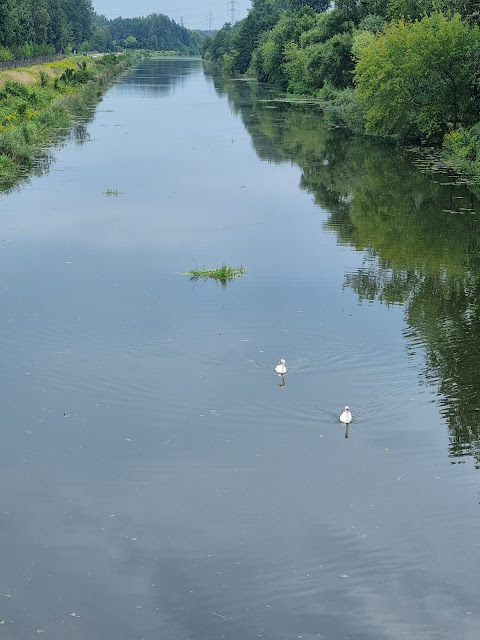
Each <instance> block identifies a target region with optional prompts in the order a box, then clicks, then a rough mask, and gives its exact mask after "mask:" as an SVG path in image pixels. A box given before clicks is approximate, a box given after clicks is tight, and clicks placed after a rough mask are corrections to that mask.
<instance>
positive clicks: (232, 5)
mask: <svg viewBox="0 0 480 640" xmlns="http://www.w3.org/2000/svg"><path fill="white" fill-rule="evenodd" d="M235 5H236V6H235ZM236 7H238V2H237V0H230V2H227V13H230V22H231V23H232V24H235V14H236V13H238V11H239V9H237V8H236Z"/></svg>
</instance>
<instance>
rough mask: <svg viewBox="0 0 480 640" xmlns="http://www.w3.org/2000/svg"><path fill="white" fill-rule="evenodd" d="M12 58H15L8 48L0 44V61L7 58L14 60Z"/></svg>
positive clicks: (4, 60)
mask: <svg viewBox="0 0 480 640" xmlns="http://www.w3.org/2000/svg"><path fill="white" fill-rule="evenodd" d="M14 59H15V56H14V55H13V53H12V52H11V51H10V49H7V48H6V47H1V46H0V62H6V61H9V60H14Z"/></svg>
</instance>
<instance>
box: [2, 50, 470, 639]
mask: <svg viewBox="0 0 480 640" xmlns="http://www.w3.org/2000/svg"><path fill="white" fill-rule="evenodd" d="M44 169H45V168H44ZM38 173H39V174H40V173H42V170H40V168H39V171H38ZM107 192H110V193H111V195H107ZM112 193H113V194H112ZM1 209H2V226H1V229H2V232H1V238H0V240H1V241H0V249H1V254H0V256H1V259H2V270H1V273H2V276H1V283H0V285H1V286H0V293H1V307H2V310H3V312H2V314H1V316H0V346H1V356H2V363H3V384H2V386H1V389H0V399H1V406H2V420H1V442H2V447H1V450H0V460H1V464H0V478H1V482H0V496H1V500H0V504H1V520H0V522H1V540H2V548H3V553H2V559H1V563H0V568H1V570H0V603H1V604H0V623H1V624H2V633H4V634H5V637H6V638H9V639H15V640H16V639H18V640H26V639H28V638H36V637H38V634H43V635H42V636H40V637H44V638H45V640H66V639H68V638H88V640H142V639H148V638H155V639H159V638H162V639H163V638H165V639H167V638H168V639H171V640H187V639H190V640H216V639H218V640H220V639H223V638H225V639H227V640H232V639H234V638H240V639H245V640H247V639H252V638H263V639H264V640H294V639H298V638H303V639H304V640H311V639H313V638H316V639H318V638H320V639H324V640H344V639H345V638H349V639H351V640H378V639H379V638H389V639H391V640H399V639H400V638H409V639H412V638H419V639H420V638H425V639H430V640H437V639H438V640H452V639H453V638H455V640H476V639H477V638H478V629H479V625H480V622H479V616H480V609H479V604H478V593H479V591H480V576H479V571H478V567H479V561H480V522H479V515H480V506H479V473H480V471H479V468H480V447H479V434H480V369H479V366H478V347H479V344H480V316H479V293H480V280H479V275H478V274H479V273H480V270H479V267H480V264H479V263H480V237H479V222H478V218H477V213H478V211H479V204H478V200H477V199H476V197H475V194H474V192H473V191H472V190H469V189H468V188H467V187H466V186H465V185H463V184H459V181H458V180H457V179H456V177H455V176H453V175H452V174H451V172H449V171H448V170H446V169H440V170H439V171H436V172H432V171H431V170H430V168H429V166H427V165H426V164H425V163H424V162H423V160H422V158H421V157H420V156H418V154H416V153H415V152H413V151H410V150H402V149H397V148H394V147H392V146H389V145H383V144H379V143H378V142H377V141H372V140H369V139H367V138H364V139H361V138H352V137H350V136H348V135H347V134H346V133H345V132H344V131H343V130H342V129H341V128H338V127H336V126H334V125H333V124H332V123H330V122H329V120H328V119H326V120H323V119H322V117H321V115H320V114H319V112H318V111H317V110H316V109H315V107H313V106H311V105H305V104H287V103H285V102H282V101H278V100H276V96H275V94H274V92H272V91H269V90H266V89H264V88H263V89H262V88H260V87H258V86H257V85H255V84H253V83H251V82H248V81H244V80H237V81H225V80H222V79H219V78H218V77H215V76H214V75H212V73H211V72H210V71H209V70H208V69H206V70H205V69H204V67H203V65H202V62H201V61H200V60H195V59H157V60H146V61H144V62H142V63H141V64H140V65H139V66H138V68H136V69H135V70H133V71H130V72H129V73H127V74H126V75H125V76H124V77H123V78H122V79H121V80H120V81H119V82H118V83H117V84H116V85H115V86H114V87H113V88H112V89H111V90H110V91H109V92H108V93H107V95H106V96H105V97H104V99H103V101H102V103H101V104H100V105H99V106H98V109H97V110H96V112H95V113H94V114H92V116H91V118H90V119H89V120H88V121H87V122H84V123H80V125H79V127H77V128H76V130H75V132H74V134H73V135H72V136H71V137H70V138H69V140H67V141H66V142H64V143H62V144H59V145H58V147H57V148H55V149H54V150H53V158H52V160H51V162H50V165H49V167H48V171H45V170H43V175H37V176H33V177H31V179H30V180H29V181H28V182H26V183H24V184H23V185H21V187H20V188H19V189H18V190H16V191H13V192H11V193H8V194H3V195H2V196H1ZM222 262H225V263H226V264H228V265H231V266H238V265H243V266H244V267H246V268H247V269H249V272H248V273H247V274H246V277H244V278H241V279H237V280H234V281H231V282H228V283H226V286H222V285H221V284H219V283H217V282H213V281H202V280H200V281H191V280H190V279H189V277H188V276H186V275H183V272H186V271H188V270H190V269H194V268H198V267H203V266H207V267H217V266H220V265H221V264H222ZM280 358H285V359H286V366H287V374H286V376H285V377H284V378H282V377H280V376H278V375H276V374H275V373H274V367H275V364H276V363H277V361H278V360H279V359H280ZM345 404H348V405H349V406H350V409H351V411H352V414H353V421H352V423H351V425H350V426H349V428H348V430H347V429H346V428H345V425H342V424H341V423H340V422H339V415H340V413H341V411H342V410H343V407H344V406H345ZM347 436H348V437H347Z"/></svg>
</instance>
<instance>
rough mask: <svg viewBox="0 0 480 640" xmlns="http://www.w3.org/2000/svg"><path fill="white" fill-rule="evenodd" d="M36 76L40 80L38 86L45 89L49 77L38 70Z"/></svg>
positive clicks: (41, 70)
mask: <svg viewBox="0 0 480 640" xmlns="http://www.w3.org/2000/svg"><path fill="white" fill-rule="evenodd" d="M38 76H39V78H40V84H41V86H42V87H46V86H47V84H48V81H49V79H50V78H49V75H48V73H47V72H46V71H44V70H43V69H40V71H39V72H38Z"/></svg>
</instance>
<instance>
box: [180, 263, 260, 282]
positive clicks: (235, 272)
mask: <svg viewBox="0 0 480 640" xmlns="http://www.w3.org/2000/svg"><path fill="white" fill-rule="evenodd" d="M247 271H248V269H245V267H243V266H242V265H240V266H239V267H227V265H226V264H222V266H221V267H219V268H218V269H205V268H203V269H192V270H191V271H186V272H185V275H187V276H190V280H192V281H193V282H195V281H196V280H209V279H211V280H218V281H219V282H220V283H221V285H222V286H223V287H224V286H225V285H226V284H227V282H228V281H229V280H234V279H235V278H243V276H244V275H245V274H246V273H247Z"/></svg>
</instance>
